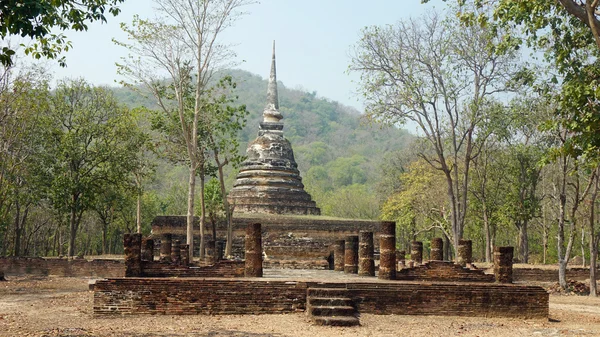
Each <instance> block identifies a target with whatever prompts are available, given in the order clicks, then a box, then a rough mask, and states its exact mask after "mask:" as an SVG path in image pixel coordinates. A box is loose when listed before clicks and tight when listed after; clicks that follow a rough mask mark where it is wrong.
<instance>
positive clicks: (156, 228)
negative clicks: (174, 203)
mask: <svg viewBox="0 0 600 337" xmlns="http://www.w3.org/2000/svg"><path fill="white" fill-rule="evenodd" d="M233 222H234V224H233V225H234V226H233V227H234V228H233V237H234V240H233V255H234V256H237V257H241V258H243V257H244V240H243V238H244V235H245V230H246V226H247V225H248V223H253V222H260V223H261V225H262V232H263V237H262V242H263V250H264V251H265V253H266V254H267V257H268V258H270V259H272V260H293V259H296V260H301V259H307V260H317V259H322V260H325V259H326V258H327V256H328V255H329V250H330V246H331V245H333V243H334V242H335V240H340V239H343V238H344V237H346V236H347V235H358V232H359V231H361V230H365V231H372V232H374V233H375V240H374V243H375V250H376V251H377V250H379V237H378V235H377V233H379V229H380V226H381V222H380V221H371V220H345V219H331V218H325V219H322V218H319V217H314V216H304V217H303V216H282V215H272V214H264V215H260V216H258V215H255V216H248V217H245V216H241V215H239V214H234V219H233ZM206 226H207V227H206V230H205V233H206V240H210V239H212V235H211V233H212V232H211V229H210V228H208V226H209V225H208V224H207V225H206ZM216 227H217V238H225V236H226V226H225V224H224V223H218V224H217V226H216ZM199 230H200V227H199V226H197V229H195V230H194V233H199ZM162 233H171V234H173V240H175V239H177V240H183V241H185V235H186V217H185V216H164V217H163V216H160V217H156V218H155V219H154V220H153V222H152V235H153V237H154V238H155V239H158V238H160V235H161V234H162ZM198 239H199V238H198V237H196V238H195V240H198ZM157 241H158V240H157ZM183 241H182V242H183ZM314 267H315V268H320V266H319V265H318V264H317V265H314Z"/></svg>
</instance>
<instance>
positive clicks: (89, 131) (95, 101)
mask: <svg viewBox="0 0 600 337" xmlns="http://www.w3.org/2000/svg"><path fill="white" fill-rule="evenodd" d="M46 118H47V121H46V123H47V125H48V127H47V128H45V129H44V130H43V132H44V135H43V136H44V140H45V143H44V147H45V148H44V153H43V157H42V165H43V167H44V168H45V169H44V172H43V173H44V175H45V176H44V177H43V178H44V180H45V181H46V182H47V191H48V195H49V198H50V200H51V201H52V204H53V207H54V208H55V209H56V210H57V211H59V212H60V213H63V214H68V217H69V249H68V256H73V255H74V254H75V239H76V236H77V231H78V229H79V225H80V222H81V219H82V216H83V214H84V212H85V211H87V210H89V209H91V207H92V205H93V204H94V202H95V200H96V199H97V198H98V196H99V194H100V192H101V191H102V190H104V189H106V188H107V187H108V186H111V185H119V184H123V183H125V181H126V177H127V175H128V174H129V172H131V170H132V166H131V165H132V163H134V162H135V161H134V160H133V158H135V155H136V153H137V151H139V149H140V146H141V142H140V137H139V136H138V130H137V128H136V127H135V123H134V122H133V118H132V116H131V113H130V111H129V110H128V109H126V108H123V107H121V106H119V104H118V103H117V102H116V101H115V99H114V97H113V96H112V94H111V93H110V92H109V91H107V90H105V89H102V88H94V87H91V86H90V85H89V84H87V83H86V82H85V81H83V80H75V81H70V82H69V81H67V82H62V83H60V84H59V85H58V87H57V88H56V90H55V92H54V95H53V96H52V98H51V101H50V105H49V109H48V112H47V114H46Z"/></svg>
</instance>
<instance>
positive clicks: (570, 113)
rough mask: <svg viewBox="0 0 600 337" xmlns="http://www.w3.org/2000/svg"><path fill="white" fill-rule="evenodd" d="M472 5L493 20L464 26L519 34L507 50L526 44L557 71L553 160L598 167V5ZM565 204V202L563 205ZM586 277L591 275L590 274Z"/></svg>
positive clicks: (569, 0)
mask: <svg viewBox="0 0 600 337" xmlns="http://www.w3.org/2000/svg"><path fill="white" fill-rule="evenodd" d="M459 3H462V4H464V3H465V1H463V0H460V1H459ZM473 3H474V4H475V6H476V7H478V8H486V7H487V8H491V9H493V11H494V16H493V18H494V20H488V19H487V18H484V17H482V16H479V15H477V14H476V13H474V12H473V11H471V10H466V11H464V12H463V13H462V15H461V18H462V21H463V23H465V24H467V25H475V24H476V23H478V24H480V25H484V26H493V27H514V28H517V29H520V30H521V32H522V34H521V35H520V36H519V35H515V36H513V37H512V38H508V39H506V42H507V43H506V45H505V47H507V48H519V47H520V46H521V45H523V44H525V43H526V44H527V45H528V46H530V47H534V48H535V49H536V50H539V51H543V52H544V53H545V58H546V60H547V61H548V62H549V63H550V64H551V65H552V69H553V70H555V71H556V73H552V72H550V75H549V76H548V77H549V80H550V81H552V82H554V83H557V84H559V87H560V90H558V91H555V92H553V93H552V95H553V98H554V100H555V104H556V109H554V112H555V115H556V116H555V118H554V119H553V120H552V122H551V123H550V124H551V127H553V128H554V129H555V133H557V134H564V135H565V137H561V141H560V142H559V144H558V145H557V146H560V147H561V149H557V151H554V152H553V154H552V155H553V157H554V158H555V159H556V160H558V161H559V162H560V165H561V166H562V167H563V168H564V170H566V171H569V169H568V168H567V166H568V165H566V164H567V163H568V162H579V161H580V160H581V158H585V159H584V161H586V162H595V163H597V162H598V160H599V157H600V156H599V155H598V149H599V148H600V114H598V113H597V111H598V102H599V98H600V90H599V86H598V81H597V78H598V77H599V76H600V67H598V56H600V39H599V31H600V30H599V29H600V25H599V24H598V23H599V22H598V11H597V10H598V5H599V2H598V1H596V0H583V1H574V0H558V1H544V0H534V1H510V0H500V1H473ZM545 80H547V79H545ZM567 135H568V137H566V136H567ZM565 156H566V157H565ZM567 157H569V158H567ZM592 166H594V164H592ZM590 181H591V180H590ZM588 185H589V184H588ZM564 204H565V203H564V202H563V203H562V205H564ZM563 215H564V212H563V209H562V208H561V215H560V216H559V247H558V248H559V250H560V251H561V252H559V282H560V284H561V286H562V287H565V286H566V282H565V280H564V275H563V274H562V273H563V272H564V270H563V266H562V265H563V264H564V267H565V268H566V263H567V261H564V258H567V260H568V257H569V252H565V251H564V249H565V248H570V247H571V246H570V245H567V247H562V244H561V240H564V237H563V238H562V239H561V238H560V236H561V232H562V231H563V226H564V222H562V220H561V219H563V218H564V217H563ZM592 241H593V240H592ZM569 242H570V241H569ZM592 269H593V267H592ZM590 273H591V274H592V271H591V269H590ZM594 274H595V273H594ZM561 275H562V276H561ZM590 276H595V275H590Z"/></svg>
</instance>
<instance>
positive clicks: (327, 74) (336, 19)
mask: <svg viewBox="0 0 600 337" xmlns="http://www.w3.org/2000/svg"><path fill="white" fill-rule="evenodd" d="M433 7H436V8H437V9H442V8H444V7H445V5H444V3H442V2H441V1H440V0H434V1H432V2H431V3H429V4H426V5H423V4H421V0H370V1H366V0H261V1H260V3H258V4H254V5H251V6H248V7H247V8H246V10H247V12H249V14H248V15H246V16H244V17H242V18H241V19H240V20H239V21H237V22H236V23H235V26H234V27H231V28H230V29H229V30H228V31H226V33H225V34H224V35H223V38H224V42H227V43H230V44H234V45H235V46H234V50H235V52H236V53H237V61H240V62H241V61H243V62H242V63H240V64H239V66H238V68H241V69H244V70H248V71H250V72H252V73H255V74H258V75H260V76H262V77H263V78H265V77H267V76H268V72H269V67H270V56H271V43H272V41H273V40H276V45H277V78H278V80H280V81H282V82H283V83H284V84H285V85H286V86H288V87H291V88H302V89H305V90H307V91H316V92H317V94H318V95H319V96H322V97H327V98H329V99H332V100H336V101H339V102H341V103H343V104H346V105H351V106H354V107H356V108H358V109H362V104H361V102H360V101H359V99H358V97H357V95H356V94H354V92H355V91H356V84H355V83H353V82H352V80H356V79H357V76H356V75H348V74H347V73H346V69H347V67H348V64H349V62H350V58H349V51H350V47H351V46H352V45H353V44H354V43H355V42H356V41H357V40H358V39H359V36H360V30H361V29H362V28H363V27H365V26H369V25H384V24H392V23H395V22H396V21H398V20H400V19H402V18H406V17H409V16H419V15H421V14H423V13H424V12H425V11H427V10H431V9H432V8H433ZM134 14H139V15H140V16H141V17H152V16H153V1H151V0H126V1H125V3H124V4H123V5H122V13H121V14H120V15H119V16H117V17H109V18H108V23H107V24H102V25H101V24H93V25H90V27H89V30H88V31H87V32H82V33H79V32H68V33H67V35H68V37H69V39H70V40H71V41H72V43H73V49H72V50H71V51H69V52H68V53H67V54H66V56H67V64H68V67H67V68H64V69H61V68H60V67H58V66H54V68H53V70H54V74H55V78H57V79H60V78H63V77H84V78H86V79H87V80H88V81H90V82H92V83H94V84H103V85H116V84H115V83H114V81H115V80H116V79H118V75H117V74H116V66H115V62H117V61H118V60H119V57H121V56H125V55H126V54H127V50H126V49H124V48H122V47H118V46H115V45H114V44H113V43H112V41H111V39H112V38H113V37H114V38H117V39H121V40H124V39H125V36H124V34H123V33H122V32H121V30H120V28H119V23H120V22H126V23H131V19H132V17H133V15H134ZM265 90H266V89H265Z"/></svg>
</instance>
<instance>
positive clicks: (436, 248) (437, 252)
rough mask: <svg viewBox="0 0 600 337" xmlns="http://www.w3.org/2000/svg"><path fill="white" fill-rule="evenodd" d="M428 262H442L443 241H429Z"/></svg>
mask: <svg viewBox="0 0 600 337" xmlns="http://www.w3.org/2000/svg"><path fill="white" fill-rule="evenodd" d="M429 260H431V261H443V260H444V241H443V240H442V238H433V239H431V251H430V253H429Z"/></svg>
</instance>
